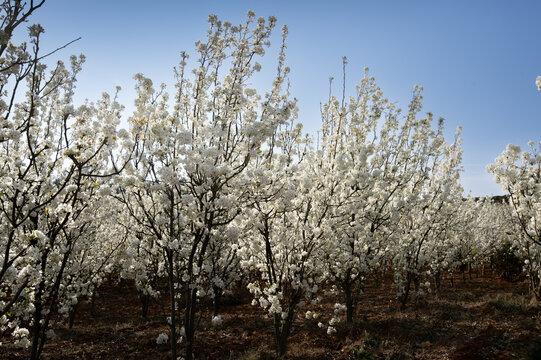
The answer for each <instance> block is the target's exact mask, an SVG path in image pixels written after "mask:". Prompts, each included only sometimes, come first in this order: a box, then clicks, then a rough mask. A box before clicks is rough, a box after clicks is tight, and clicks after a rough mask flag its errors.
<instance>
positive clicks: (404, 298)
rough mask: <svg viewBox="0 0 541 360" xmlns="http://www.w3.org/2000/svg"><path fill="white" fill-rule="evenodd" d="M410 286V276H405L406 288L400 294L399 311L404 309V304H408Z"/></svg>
mask: <svg viewBox="0 0 541 360" xmlns="http://www.w3.org/2000/svg"><path fill="white" fill-rule="evenodd" d="M410 285H411V275H409V274H408V275H407V277H406V286H405V287H404V293H403V294H402V298H401V299H400V300H401V301H400V303H401V304H400V310H404V309H406V304H407V302H408V296H409V292H410Z"/></svg>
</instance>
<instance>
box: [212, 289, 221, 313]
mask: <svg viewBox="0 0 541 360" xmlns="http://www.w3.org/2000/svg"><path fill="white" fill-rule="evenodd" d="M222 293H223V290H222V288H220V287H218V286H214V301H213V311H212V316H218V315H219V314H220V305H221V301H222Z"/></svg>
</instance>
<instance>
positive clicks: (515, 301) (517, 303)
mask: <svg viewBox="0 0 541 360" xmlns="http://www.w3.org/2000/svg"><path fill="white" fill-rule="evenodd" d="M488 304H489V305H490V306H492V307H493V308H494V309H495V310H496V314H497V315H499V314H502V315H512V314H517V313H521V312H524V311H525V310H526V304H525V303H524V299H523V298H522V297H518V296H513V297H505V296H499V297H498V298H496V299H495V300H492V301H489V302H488Z"/></svg>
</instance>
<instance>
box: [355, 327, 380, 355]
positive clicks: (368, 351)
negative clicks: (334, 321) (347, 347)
mask: <svg viewBox="0 0 541 360" xmlns="http://www.w3.org/2000/svg"><path fill="white" fill-rule="evenodd" d="M364 337H365V339H364V341H363V342H362V343H361V345H359V346H357V347H356V348H355V349H353V351H352V352H351V354H350V356H349V360H372V359H375V358H376V355H374V353H375V352H377V351H376V350H377V349H378V347H379V345H380V341H379V340H378V339H376V338H370V337H369V336H368V333H367V332H365V333H364Z"/></svg>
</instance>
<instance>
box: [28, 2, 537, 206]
mask: <svg viewBox="0 0 541 360" xmlns="http://www.w3.org/2000/svg"><path fill="white" fill-rule="evenodd" d="M249 9H252V10H254V11H255V12H256V14H257V15H258V16H264V17H267V16H269V15H275V16H276V17H277V18H278V24H279V26H281V25H282V24H287V25H288V27H289V37H288V52H287V62H288V65H289V66H290V67H291V76H290V79H291V83H292V89H291V90H292V94H293V96H295V97H296V98H297V99H298V105H299V109H300V111H299V121H300V122H302V123H303V125H304V127H305V129H306V130H307V131H309V132H310V133H312V134H315V132H316V130H317V128H318V127H319V123H320V117H319V104H320V102H322V101H325V99H326V97H327V94H328V78H329V77H330V76H334V77H335V78H336V79H338V78H341V71H342V66H341V61H342V60H341V59H342V56H347V57H348V61H349V65H348V68H347V80H346V84H347V87H348V89H349V90H350V92H351V91H353V89H354V86H355V84H356V83H357V82H358V80H359V79H360V78H361V76H362V75H363V68H364V67H365V66H366V67H369V68H370V72H371V74H372V75H373V76H375V77H376V82H377V83H378V85H379V86H380V87H381V88H382V90H383V92H384V94H385V95H386V96H387V97H388V98H389V99H391V100H392V101H395V102H397V103H398V105H399V106H400V107H402V108H406V107H407V104H408V101H409V99H410V97H411V90H412V88H413V86H414V85H415V84H418V85H422V86H423V87H424V89H425V90H424V102H423V103H424V111H431V112H433V113H434V115H435V116H437V117H440V116H441V117H443V118H445V119H446V127H447V129H448V134H449V136H451V135H452V133H453V132H454V130H455V129H456V127H457V126H458V125H462V127H463V132H462V137H463V139H464V140H463V149H464V156H463V165H464V170H465V171H464V173H463V175H462V183H463V186H464V188H465V191H466V193H469V192H470V191H471V194H472V195H474V196H478V195H487V194H499V193H501V190H500V187H499V185H497V184H495V183H494V182H493V181H492V176H491V175H490V174H487V173H486V172H485V166H486V165H487V164H489V163H491V162H492V161H493V159H494V158H495V157H496V156H498V155H499V154H500V153H501V151H502V150H503V149H504V148H505V146H506V145H507V144H508V143H514V144H517V145H520V146H521V147H526V143H527V142H528V141H529V140H534V141H540V140H541V139H540V134H541V92H538V91H537V88H536V86H535V78H536V76H537V75H541V26H540V25H541V23H540V21H539V19H540V17H541V1H496V0H492V1H461V0H455V1H404V0H396V1H386V0H359V1H340V0H335V1H314V0H312V1H294V0H289V1H281V0H275V1H264V2H261V1H258V2H256V1H253V0H252V1H223V0H221V1H217V0H212V1H211V0H201V1H198V2H196V1H190V2H187V1H179V0H177V1H165V0H164V1H154V2H148V1H138V0H131V1H128V0H124V1H122V0H115V1H111V0H92V1H87V0H86V1H85V0H48V2H46V3H45V5H44V6H43V8H41V9H39V10H38V11H37V12H36V14H35V16H34V17H33V18H31V19H30V22H31V23H40V24H41V25H42V26H43V27H44V28H45V31H46V32H45V37H44V42H43V47H45V48H47V49H52V48H54V47H57V46H60V45H62V44H64V43H66V42H68V41H70V40H72V39H74V38H77V37H79V36H81V37H82V39H81V40H80V41H78V42H77V43H75V44H73V45H71V46H70V47H69V48H67V49H65V50H62V51H61V52H59V53H58V54H56V56H57V57H58V58H60V59H67V57H68V56H69V55H70V54H79V53H84V54H85V55H86V57H87V62H86V64H85V65H84V70H83V72H82V74H81V76H80V77H79V81H78V89H77V95H76V101H83V100H84V99H85V98H88V99H90V100H94V99H97V98H98V97H99V96H100V94H101V92H103V91H109V92H112V91H114V88H115V86H116V85H120V86H121V87H122V88H123V91H122V94H121V97H120V99H121V101H122V102H123V103H125V104H130V103H131V102H132V101H133V96H134V92H133V90H132V88H133V85H134V82H133V79H132V78H133V75H134V74H135V73H138V72H141V73H143V74H145V75H146V76H149V77H151V78H152V79H153V80H154V82H155V83H161V82H164V83H166V84H171V82H172V78H173V76H172V68H173V66H175V65H176V64H177V62H178V60H179V53H180V51H181V50H187V51H188V52H191V51H192V50H193V43H194V42H195V41H196V40H198V39H201V38H203V37H204V36H205V31H206V29H207V23H206V19H207V16H208V14H210V13H214V14H217V15H218V16H219V18H221V19H222V20H228V21H231V22H233V23H238V22H241V21H242V20H243V19H244V18H245V14H246V11H247V10H249ZM276 35H279V30H277V31H276ZM278 42H279V38H278V37H276V38H275V42H274V45H275V46H273V48H274V51H273V50H271V51H270V52H269V53H268V56H269V59H268V60H266V61H265V62H263V65H264V69H263V70H265V65H267V64H268V65H267V70H269V72H268V74H269V78H268V79H270V76H272V74H273V72H272V69H273V68H274V63H273V62H272V61H273V60H274V59H271V57H274V55H275V54H276V49H277V45H278ZM267 61H268V62H267ZM271 67H272V68H271ZM268 79H267V78H264V77H263V78H260V79H258V80H257V79H256V80H257V81H258V82H261V86H262V88H263V89H265V88H267V87H268V86H270V83H268V82H267V83H266V84H265V80H268ZM267 84H268V85H267ZM256 85H259V84H256ZM340 86H341V85H340V83H339V81H337V82H336V85H335V89H334V90H335V92H339V91H340ZM125 115H126V116H128V115H129V113H128V112H127V113H126V114H125Z"/></svg>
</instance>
